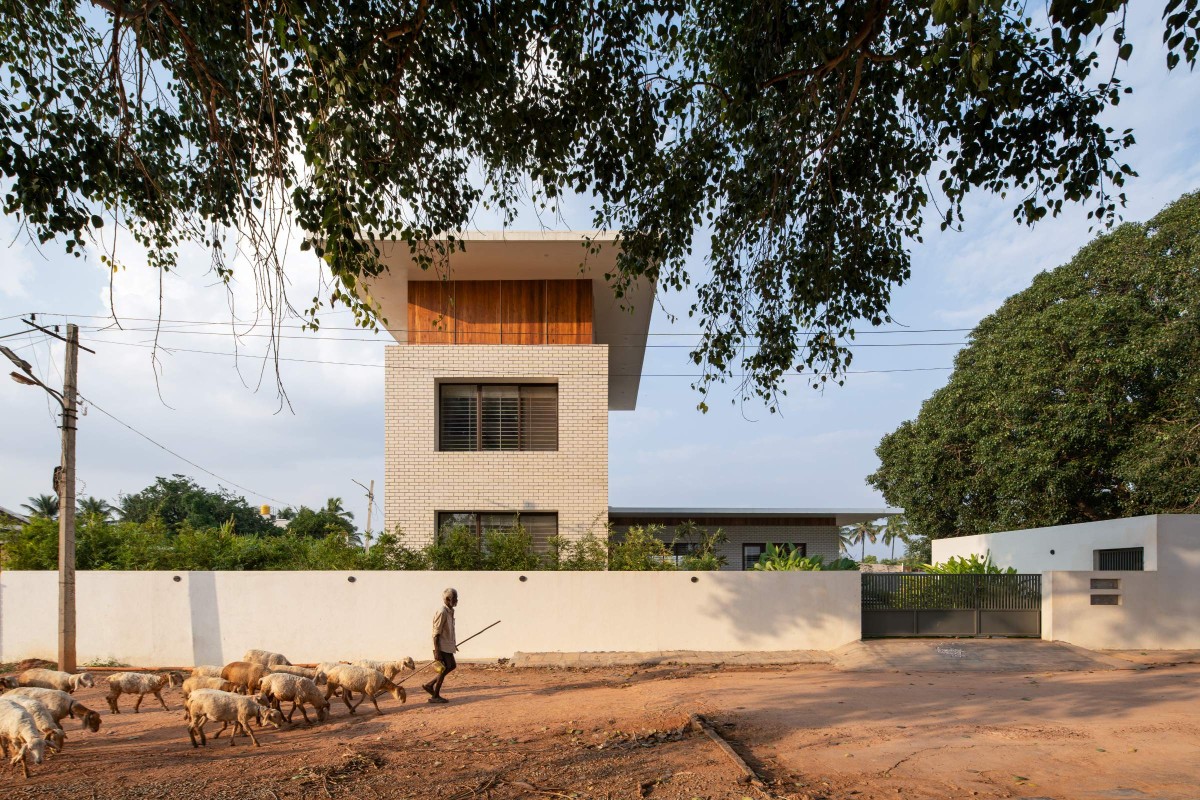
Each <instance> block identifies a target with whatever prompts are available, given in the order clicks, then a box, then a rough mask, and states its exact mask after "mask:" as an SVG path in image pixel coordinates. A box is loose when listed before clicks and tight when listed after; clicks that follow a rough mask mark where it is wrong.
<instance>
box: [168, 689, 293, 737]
mask: <svg viewBox="0 0 1200 800" xmlns="http://www.w3.org/2000/svg"><path fill="white" fill-rule="evenodd" d="M186 706H187V712H188V737H189V738H190V739H191V740H192V747H199V746H200V745H201V744H202V745H205V746H208V737H207V736H205V735H204V724H205V723H206V722H208V721H210V720H212V721H213V722H224V723H225V725H224V726H223V727H222V728H221V730H219V731H217V733H216V735H214V736H213V738H214V739H215V738H217V737H218V736H220V735H221V734H222V733H223V732H224V731H225V728H228V727H229V723H231V722H232V723H233V732H232V733H231V734H230V735H229V746H230V747H232V746H233V740H234V738H235V737H236V736H237V732H238V728H241V729H242V731H243V732H244V733H245V734H246V735H247V736H249V737H250V741H252V742H254V746H255V747H260V746H261V745H259V743H258V739H256V738H255V737H254V731H253V730H251V728H250V720H251V719H253V720H254V721H255V722H256V723H258V724H259V725H260V726H261V725H263V724H264V722H265V724H268V725H274V726H275V727H276V728H282V727H283V714H282V713H281V712H280V711H279V710H278V709H274V708H264V707H263V706H262V705H260V704H259V703H258V702H257V701H256V700H255V699H254V698H252V697H245V696H243V695H240V694H233V693H232V692H222V691H220V690H219V689H197V690H196V691H194V692H192V694H191V696H189V697H188V699H187V703H186ZM197 734H199V735H200V743H199V744H197V743H196V735H197Z"/></svg>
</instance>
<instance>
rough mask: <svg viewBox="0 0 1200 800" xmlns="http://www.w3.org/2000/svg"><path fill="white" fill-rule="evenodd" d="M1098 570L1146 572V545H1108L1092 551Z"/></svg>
mask: <svg viewBox="0 0 1200 800" xmlns="http://www.w3.org/2000/svg"><path fill="white" fill-rule="evenodd" d="M1092 552H1093V553H1094V556H1095V561H1096V563H1095V568H1096V570H1097V571H1098V572H1109V571H1113V572H1119V571H1131V572H1144V571H1145V570H1146V548H1145V547H1108V548H1098V549H1096V550H1093V551H1092Z"/></svg>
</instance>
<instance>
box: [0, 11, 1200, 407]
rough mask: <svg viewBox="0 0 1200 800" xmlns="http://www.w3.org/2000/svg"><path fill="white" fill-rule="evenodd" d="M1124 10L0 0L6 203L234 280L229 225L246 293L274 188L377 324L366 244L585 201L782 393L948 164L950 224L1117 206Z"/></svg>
mask: <svg viewBox="0 0 1200 800" xmlns="http://www.w3.org/2000/svg"><path fill="white" fill-rule="evenodd" d="M106 5H108V4H106ZM1125 7H1126V3H1125V2H1124V0H1055V2H1053V3H1052V4H1051V9H1050V22H1049V24H1048V25H1047V26H1045V27H1043V28H1040V29H1039V28H1034V27H1033V25H1032V23H1031V22H1029V21H1028V20H1027V19H1026V18H1024V17H1023V16H1022V14H1021V13H1020V12H1021V11H1022V10H1023V9H1024V6H1023V5H1021V4H1020V3H1017V2H1016V0H986V1H982V0H979V1H977V0H894V1H893V2H890V3H888V2H878V0H865V1H864V2H859V3H850V4H844V3H825V2H815V1H813V0H806V1H805V2H798V1H797V2H791V3H775V4H752V5H751V6H750V7H749V8H748V7H747V5H746V3H745V2H742V1H741V0H688V1H687V2H683V0H653V2H651V1H650V0H630V1H629V2H625V1H621V2H617V0H598V2H594V3H591V4H585V5H580V4H570V3H548V2H546V0H510V1H508V2H500V3H495V2H487V3H483V2H478V1H476V2H472V1H471V0H466V2H457V3H453V4H445V3H427V2H423V0H388V1H387V2H377V1H376V0H343V1H342V2H338V3H332V4H331V3H326V4H313V3H302V2H298V0H282V1H280V0H249V2H238V3H234V2H225V1H223V0H219V1H217V2H210V3H191V4H187V3H182V4H173V5H170V4H163V3H158V2H152V1H151V0H130V1H129V2H124V3H121V4H118V5H116V6H115V8H116V9H117V11H116V12H111V11H107V12H106V11H100V10H98V9H97V8H96V7H92V6H89V7H86V8H85V7H81V6H80V4H78V3H77V2H75V1H74V0H52V2H49V3H21V2H17V1H16V0H0V175H3V180H4V182H5V192H4V200H3V209H4V211H5V213H9V214H13V215H16V216H18V217H19V218H20V220H21V222H22V223H23V224H25V225H27V226H28V229H29V230H30V231H32V232H33V234H34V235H36V236H37V238H38V239H40V240H41V241H43V242H47V241H50V240H59V241H62V242H63V244H64V246H65V248H66V249H67V250H68V251H69V252H75V253H79V252H80V251H81V250H82V248H83V247H84V245H85V244H87V243H88V242H90V241H91V238H92V237H93V236H94V232H95V229H96V227H98V226H97V219H100V220H101V221H104V220H110V221H111V220H113V219H114V218H116V217H118V216H119V219H120V221H121V223H122V225H123V226H125V227H127V228H128V230H129V231H130V232H131V234H132V236H133V238H134V240H135V241H136V242H137V243H138V244H140V245H141V246H142V247H143V248H144V249H145V250H146V251H147V252H148V253H149V254H150V256H149V257H150V260H151V264H152V265H153V266H155V267H159V268H162V269H170V268H172V267H173V266H174V265H175V262H176V259H177V257H178V253H179V250H180V248H181V247H183V246H185V245H189V244H193V245H198V246H201V247H204V248H206V249H210V250H212V251H213V256H214V258H213V260H214V264H215V266H216V269H217V272H218V274H219V275H220V276H221V277H222V278H223V279H226V280H228V279H229V277H230V273H229V271H228V270H229V267H228V266H227V263H226V262H227V256H228V255H229V254H228V253H226V252H225V250H224V249H222V248H221V246H220V245H219V244H216V243H214V242H213V232H214V231H220V232H224V231H229V232H233V233H236V234H237V236H236V237H231V241H233V240H236V241H237V242H238V244H239V246H240V247H239V249H240V251H241V252H245V253H246V254H247V255H248V256H249V259H250V264H251V266H250V267H249V269H250V270H251V271H252V272H253V273H254V277H255V278H256V279H257V280H258V281H260V282H263V284H264V285H266V284H267V283H268V282H269V281H270V280H271V279H272V276H273V275H275V272H274V269H275V267H276V266H277V264H278V262H279V257H280V255H281V254H280V251H279V249H278V248H279V247H281V246H282V239H286V237H278V236H276V235H275V234H274V231H275V230H276V227H275V221H274V214H275V213H276V209H278V213H280V214H282V220H281V221H282V222H285V223H290V224H291V225H293V226H294V227H295V228H297V229H299V231H300V233H301V237H300V238H301V240H302V247H303V248H304V249H305V250H306V251H311V252H312V253H313V255H314V256H315V257H317V258H321V259H323V260H324V261H325V263H326V264H328V267H329V269H330V271H331V272H332V274H333V276H334V288H333V291H332V293H331V295H332V299H333V300H334V301H335V302H337V303H342V304H346V305H349V306H351V308H352V309H353V310H354V311H355V319H356V321H357V322H358V323H360V324H363V325H367V326H370V325H373V324H374V323H375V319H374V315H373V311H372V309H370V308H369V307H367V306H366V305H364V303H363V301H362V300H361V299H360V297H359V294H358V292H357V291H355V289H356V287H357V286H358V285H359V282H360V281H362V280H364V279H369V278H370V277H372V276H374V275H377V274H379V272H380V271H381V270H382V269H383V268H384V267H383V264H382V261H381V251H380V248H379V245H380V241H379V239H378V238H377V237H381V236H383V235H385V234H391V233H395V234H396V235H398V237H399V240H400V241H402V242H405V243H409V244H411V245H412V246H413V247H414V248H416V249H417V250H418V251H420V252H419V253H418V255H419V257H420V259H422V263H423V266H426V267H428V266H433V265H435V264H437V263H438V262H440V261H442V260H444V259H445V258H446V257H448V254H449V253H450V252H451V251H452V250H453V249H455V248H456V247H457V246H459V245H457V244H455V243H453V242H451V241H449V240H439V241H438V242H437V243H436V244H433V245H428V244H425V245H423V244H421V243H422V242H427V241H428V240H430V239H431V238H436V237H439V236H441V235H444V234H448V233H452V232H454V231H458V230H463V229H465V228H467V227H469V226H470V225H471V223H472V220H473V218H474V215H475V213H476V212H477V211H478V210H479V208H480V207H482V206H486V207H489V208H494V209H498V210H499V211H500V212H501V215H502V218H503V220H504V221H505V222H506V223H512V222H513V221H514V220H515V219H516V218H517V215H518V213H519V212H520V211H521V210H522V209H523V208H528V209H541V208H543V207H544V208H545V210H546V211H547V212H551V213H553V212H555V211H556V210H557V209H558V208H559V203H560V202H562V201H563V200H564V198H566V200H567V201H569V200H570V199H571V198H570V195H571V194H582V195H585V196H588V197H590V198H592V199H593V201H594V203H593V207H592V212H593V219H592V222H593V224H594V226H595V227H597V228H602V229H611V230H620V231H621V232H622V236H623V242H624V251H623V254H622V256H621V259H620V262H619V264H618V269H617V271H616V273H615V274H614V275H613V276H612V284H613V290H614V293H615V294H616V295H617V296H618V297H623V296H625V295H626V294H627V291H626V290H627V289H628V288H629V287H630V285H631V284H632V283H633V282H635V281H655V282H656V284H657V286H658V288H659V290H660V291H668V290H671V289H674V290H682V289H684V288H685V287H694V289H695V295H696V301H695V303H694V305H693V306H692V307H691V308H690V309H689V315H690V316H692V317H694V318H695V319H696V321H697V324H698V325H699V327H700V329H701V330H702V331H703V335H702V338H701V340H700V342H699V343H698V345H697V347H696V350H695V351H694V353H693V358H694V361H695V363H696V364H697V365H698V367H699V368H700V371H701V377H700V379H699V380H698V381H697V384H696V387H697V389H698V390H699V391H700V392H701V393H702V394H707V392H708V391H709V390H710V389H711V388H712V387H713V386H714V384H717V383H720V382H721V381H723V380H725V379H728V378H729V377H730V376H731V375H734V374H742V375H745V376H747V377H746V378H745V379H744V381H743V382H742V383H741V384H740V385H738V386H737V392H738V394H740V395H741V396H743V397H755V398H759V399H761V400H763V401H764V402H766V403H767V405H768V406H770V407H772V408H774V406H775V405H776V404H777V402H778V399H779V396H780V395H781V394H782V393H783V386H784V381H785V380H786V378H787V377H788V376H789V375H794V374H797V373H801V374H803V375H805V376H806V377H807V378H808V380H809V383H810V385H812V386H813V387H814V388H820V387H821V386H823V385H826V384H828V383H830V382H839V381H840V378H841V376H842V375H843V374H844V373H845V372H846V370H847V368H848V367H849V365H850V361H851V359H850V352H849V351H848V349H847V348H846V345H845V337H846V335H847V333H848V331H849V330H850V328H852V327H853V325H854V323H855V322H856V321H857V320H859V319H863V320H869V321H870V322H871V323H872V324H883V323H886V322H888V321H890V319H889V317H888V314H887V308H888V303H889V300H890V293H891V290H892V288H893V287H894V286H896V285H898V284H900V283H902V282H903V281H905V280H907V279H908V277H909V274H910V269H911V262H910V258H909V253H908V246H909V245H908V242H909V241H911V240H914V239H919V237H920V235H921V231H922V228H923V225H924V222H925V216H926V213H927V209H928V207H929V205H930V203H931V202H933V201H934V199H935V197H934V196H933V195H932V194H931V190H930V189H929V188H927V181H926V179H927V176H928V175H929V174H930V172H931V171H933V170H934V169H935V166H934V165H935V163H937V162H943V161H944V162H945V163H944V172H943V174H942V176H941V177H940V178H939V182H938V191H939V194H940V195H941V196H940V197H936V199H937V200H938V202H939V204H940V207H941V208H943V209H944V212H943V213H941V214H940V215H939V216H940V221H941V222H942V224H943V227H954V226H957V225H959V224H960V223H961V222H962V220H963V200H964V198H965V197H966V196H967V195H968V194H969V193H970V192H972V191H977V190H983V191H988V192H997V193H1004V192H1012V193H1013V196H1015V197H1019V198H1021V199H1020V200H1019V201H1018V203H1017V205H1016V207H1015V209H1014V216H1015V218H1016V219H1017V220H1018V221H1020V222H1023V223H1033V222H1036V221H1038V220H1040V219H1044V218H1045V217H1047V216H1052V215H1055V214H1057V213H1059V212H1060V211H1061V209H1062V207H1063V204H1064V203H1068V204H1069V203H1086V204H1087V205H1088V210H1089V214H1090V215H1091V216H1092V217H1094V218H1095V219H1097V220H1098V222H1099V223H1100V224H1101V225H1107V224H1109V223H1111V222H1112V221H1113V219H1114V218H1115V215H1116V214H1117V210H1118V208H1119V207H1120V206H1121V204H1122V203H1123V202H1124V198H1123V196H1122V195H1121V194H1120V187H1121V186H1122V185H1123V179H1124V176H1125V175H1127V174H1131V172H1132V171H1131V170H1130V169H1129V168H1128V166H1127V165H1126V164H1124V163H1123V161H1122V158H1123V156H1122V151H1123V150H1124V149H1126V148H1128V147H1129V146H1131V145H1132V144H1133V141H1134V139H1133V135H1132V133H1129V132H1126V133H1124V134H1118V135H1113V134H1110V133H1108V132H1106V131H1105V130H1104V129H1103V127H1102V125H1101V124H1100V122H1099V121H1098V120H1099V118H1100V116H1101V115H1102V114H1103V112H1104V111H1105V109H1106V108H1107V107H1108V106H1110V105H1113V104H1115V103H1116V102H1118V100H1119V98H1120V94H1121V91H1122V90H1125V89H1127V88H1128V87H1124V86H1122V85H1121V84H1120V83H1119V82H1118V81H1117V80H1115V79H1112V78H1111V75H1112V72H1111V70H1110V69H1109V65H1104V64H1100V63H1099V61H1098V58H1097V57H1096V56H1095V54H1094V53H1093V52H1092V51H1093V49H1094V45H1095V41H1094V39H1095V37H1096V36H1099V35H1100V33H1099V32H1100V31H1102V30H1104V31H1110V30H1111V31H1112V33H1113V35H1114V40H1115V41H1117V42H1118V43H1119V45H1118V46H1119V50H1118V52H1117V60H1118V61H1123V60H1126V59H1128V58H1129V55H1130V53H1131V47H1132V43H1131V42H1128V41H1126V40H1125V38H1124V37H1125V31H1124V27H1123V24H1122V23H1121V22H1120V20H1122V19H1123V12H1124V9H1125ZM1166 10H1167V13H1166V15H1165V18H1164V23H1163V24H1164V37H1165V38H1164V41H1165V42H1166V44H1167V51H1168V52H1167V58H1168V63H1169V65H1171V66H1174V65H1175V64H1176V63H1179V61H1180V59H1184V60H1186V61H1187V62H1188V63H1189V64H1194V63H1195V59H1196V56H1197V48H1198V46H1200V45H1198V43H1197V31H1198V30H1200V0H1167V2H1166ZM85 12H86V13H85ZM113 13H117V14H119V15H120V18H119V20H118V19H114V17H113ZM1097 69H1099V70H1101V71H1100V73H1099V76H1100V79H1101V81H1102V82H1100V84H1099V86H1097V83H1098V81H1097V73H1096V70H1097ZM939 171H941V168H940V167H939ZM230 252H232V249H231V250H230ZM694 252H703V253H706V255H705V256H704V259H703V265H702V266H701V267H700V268H699V269H698V270H697V269H694V267H693V264H694V262H693V261H691V258H692V254H693V253H694ZM265 294H267V295H268V296H270V297H271V298H275V299H274V300H273V302H277V303H278V304H279V307H278V308H276V309H275V310H276V311H277V312H281V311H282V310H283V309H285V308H286V307H287V306H286V303H287V299H286V298H282V297H279V298H277V297H276V295H275V293H273V292H270V293H265ZM317 312H318V304H317V303H314V304H313V305H312V306H310V307H309V308H308V309H307V314H308V317H309V319H310V321H312V322H313V324H314V325H315V321H316V315H317ZM280 316H282V313H281V314H280ZM703 400H704V398H701V403H700V404H699V408H701V409H702V410H703V409H704V408H705V407H706V406H705V404H704V402H703Z"/></svg>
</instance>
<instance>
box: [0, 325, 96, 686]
mask: <svg viewBox="0 0 1200 800" xmlns="http://www.w3.org/2000/svg"><path fill="white" fill-rule="evenodd" d="M22 322H24V323H25V324H26V325H30V326H32V327H34V328H37V329H38V330H39V331H41V332H42V333H45V334H46V335H48V336H53V337H54V338H55V339H59V340H61V341H64V342H66V343H67V357H66V363H65V365H64V369H63V375H64V377H63V390H62V393H61V394H60V393H59V392H57V391H55V390H54V389H51V388H50V387H49V386H47V385H46V384H44V383H42V382H41V381H40V380H38V377H37V376H36V375H34V374H33V368H32V367H31V366H30V365H29V362H28V361H25V360H24V359H23V358H21V357H20V356H18V355H17V354H16V353H14V352H13V351H12V350H10V349H8V348H7V347H0V352H3V353H4V355H5V356H7V357H8V360H9V361H11V362H12V363H13V364H15V365H16V366H17V367H18V368H19V369H20V370H21V372H13V373H10V374H11V377H12V379H13V380H15V381H16V382H17V383H20V384H24V385H26V386H40V387H42V388H43V389H45V390H46V392H47V393H49V394H50V396H52V397H53V398H54V399H55V400H57V401H58V403H59V405H60V406H62V459H61V461H60V462H59V466H58V467H57V468H56V469H55V470H54V490H55V492H57V493H58V668H59V669H60V670H62V671H63V672H74V671H75V668H76V666H77V664H76V663H75V662H76V658H75V429H76V419H77V418H78V417H77V412H76V403H75V398H76V396H77V395H78V377H79V351H80V349H83V350H87V351H88V352H89V353H95V352H96V351H95V350H91V349H89V348H87V347H81V345H80V344H79V326H78V325H67V337H66V338H65V339H64V338H63V337H62V336H60V335H59V334H58V333H56V332H55V331H52V330H50V329H48V328H43V327H42V326H41V325H38V324H36V323H34V322H31V321H29V320H22Z"/></svg>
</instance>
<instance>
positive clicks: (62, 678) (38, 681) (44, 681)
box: [17, 669, 96, 694]
mask: <svg viewBox="0 0 1200 800" xmlns="http://www.w3.org/2000/svg"><path fill="white" fill-rule="evenodd" d="M17 683H18V684H19V685H21V686H36V687H38V688H41V689H58V690H59V691H60V692H66V693H67V694H74V693H75V690H76V689H79V688H84V689H90V688H91V687H93V686H95V685H96V681H95V679H94V678H93V677H92V673H90V672H81V673H79V674H78V675H72V674H71V673H70V672H59V671H58V670H56V669H27V670H25V671H24V672H22V673H21V674H20V675H18V676H17Z"/></svg>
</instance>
